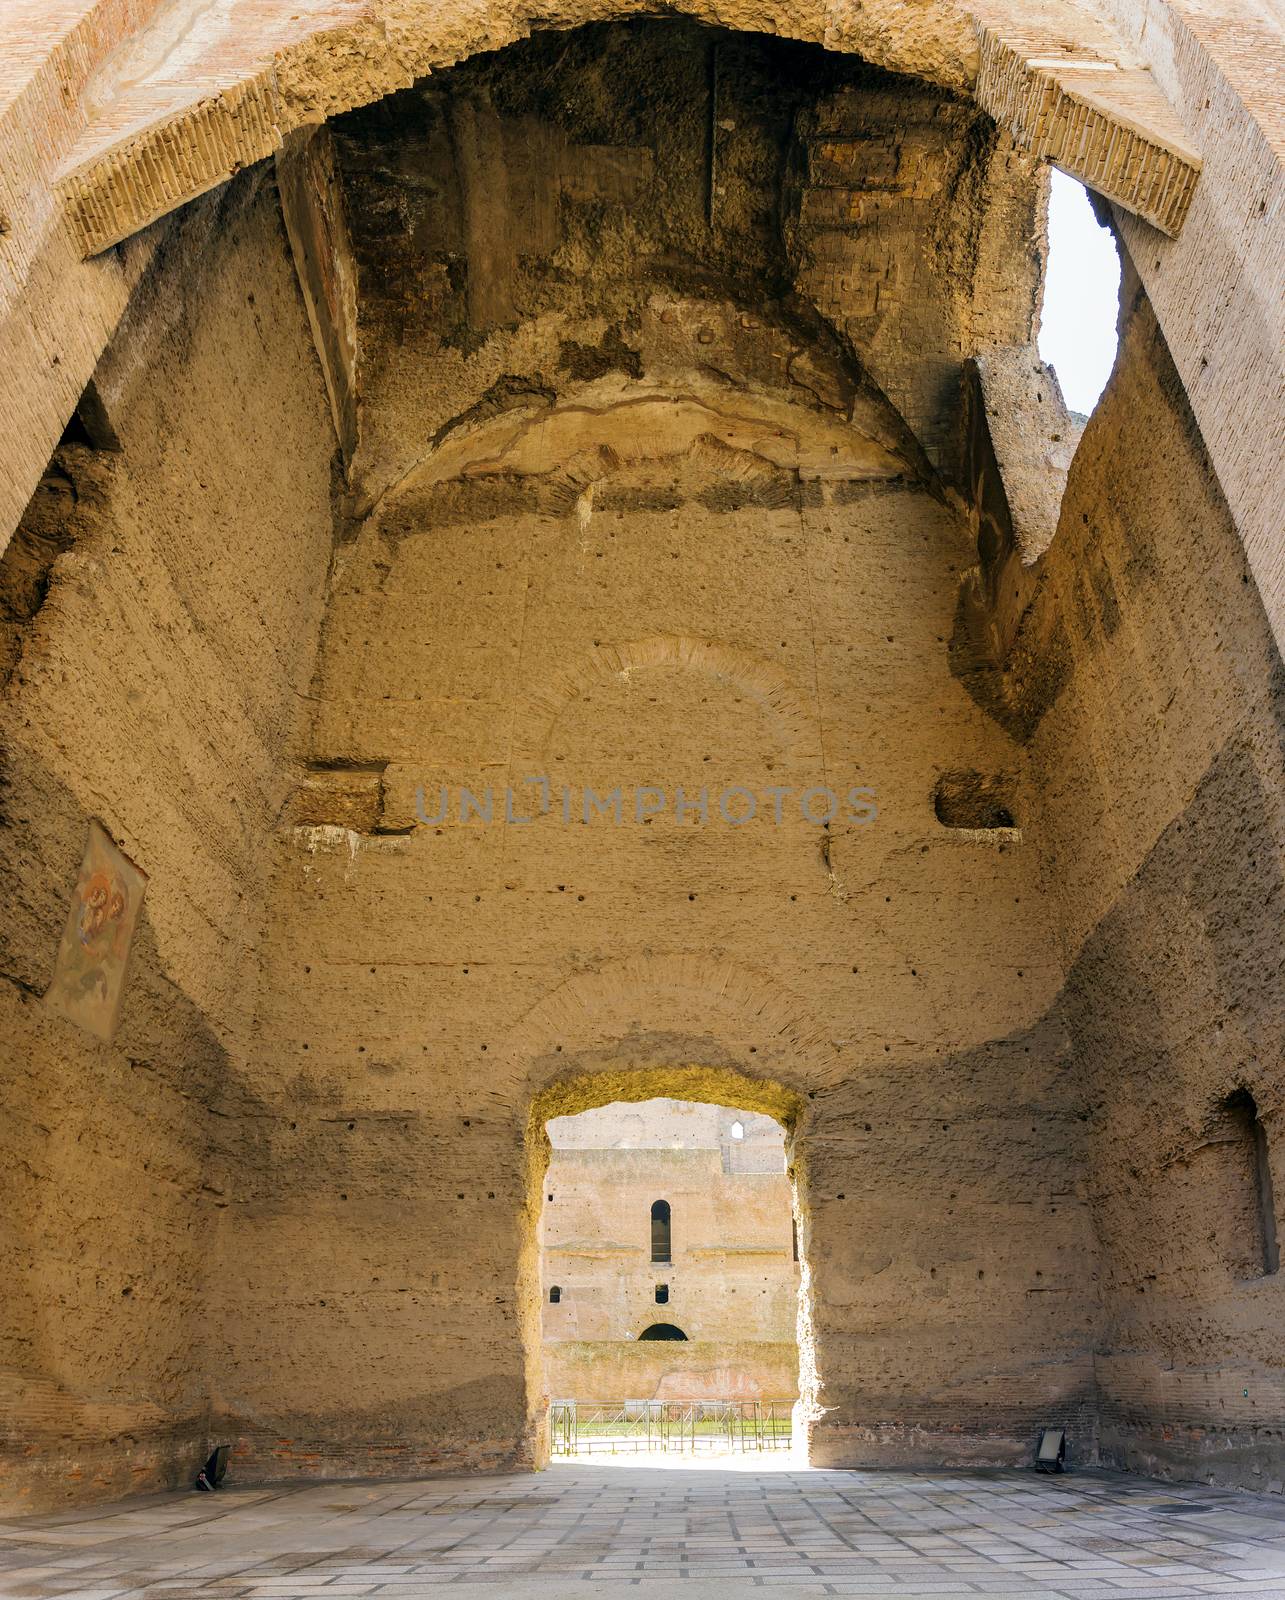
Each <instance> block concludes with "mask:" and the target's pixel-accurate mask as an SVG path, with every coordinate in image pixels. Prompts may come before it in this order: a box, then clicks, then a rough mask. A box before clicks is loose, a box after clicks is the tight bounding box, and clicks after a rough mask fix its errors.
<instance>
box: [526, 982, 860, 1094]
mask: <svg viewBox="0 0 1285 1600" xmlns="http://www.w3.org/2000/svg"><path fill="white" fill-rule="evenodd" d="M501 1048H502V1051H503V1054H504V1056H505V1057H506V1058H507V1061H508V1065H509V1068H510V1071H511V1072H512V1073H513V1074H514V1075H515V1077H517V1078H519V1079H521V1080H522V1081H524V1083H525V1085H526V1092H527V1095H528V1097H529V1098H530V1100H531V1101H532V1102H534V1101H535V1100H536V1099H537V1098H539V1099H540V1104H541V1106H542V1108H545V1110H546V1115H547V1116H558V1115H564V1114H569V1111H566V1110H553V1109H548V1108H549V1107H552V1106H554V1105H559V1106H565V1107H567V1108H569V1109H570V1111H584V1110H587V1109H588V1108H589V1106H590V1105H591V1104H595V1103H596V1104H599V1105H605V1104H607V1103H608V1102H609V1101H610V1100H613V1099H624V1100H646V1099H651V1098H653V1097H654V1096H656V1095H657V1094H667V1095H668V1094H677V1095H679V1096H680V1097H681V1098H684V1099H697V1100H712V1101H719V1096H720V1095H721V1094H722V1093H724V1092H725V1090H726V1089H727V1088H728V1086H729V1085H731V1086H732V1087H734V1088H737V1091H738V1093H739V1094H740V1096H741V1098H740V1099H739V1100H738V1103H739V1104H743V1105H745V1106H746V1109H747V1110H762V1111H765V1112H767V1114H768V1115H770V1116H777V1117H782V1118H787V1117H793V1116H795V1115H797V1113H798V1112H799V1110H800V1109H801V1108H802V1106H803V1104H804V1101H805V1100H806V1097H807V1094H808V1091H809V1090H810V1089H812V1088H815V1087H819V1086H824V1085H826V1084H829V1083H832V1082H834V1081H836V1080H837V1079H838V1078H839V1077H841V1076H842V1073H843V1066H842V1063H841V1061H840V1058H839V1054H838V1051H837V1050H836V1049H835V1048H834V1046H833V1045H832V1044H831V1043H830V1041H829V1040H828V1039H827V1038H826V1037H825V1035H824V1033H823V1032H822V1031H821V1029H820V1028H819V1027H818V1026H817V1025H816V1023H814V1022H813V1021H812V1019H811V1018H810V1017H809V1016H808V1014H807V1011H806V1008H805V1007H804V1006H803V1004H802V1002H801V1001H800V1000H799V999H798V998H797V997H796V996H795V995H793V994H791V993H790V992H789V991H788V990H787V989H785V988H784V987H783V986H782V985H781V984H780V983H778V982H777V980H776V979H775V978H773V977H771V976H770V975H769V974H768V973H767V972H766V971H764V970H760V969H757V968H752V967H748V966H743V965H738V964H735V963H733V962H729V961H724V960H722V959H721V958H719V957H716V956H711V955H704V954H688V953H681V954H671V955H643V956H636V957H631V958H627V959H625V960H622V961H618V962H612V963H610V964H609V965H606V966H603V967H601V968H599V969H597V970H596V971H593V972H581V973H577V974H575V975H574V976H573V977H569V978H567V979H566V980H565V981H564V982H563V983H560V984H559V985H558V986H557V987H556V988H554V989H552V990H550V992H549V993H548V994H546V995H545V996H544V997H543V998H542V999H540V1000H539V1001H537V1002H536V1004H535V1005H534V1006H532V1007H531V1008H530V1009H529V1010H528V1011H526V1012H525V1013H524V1014H523V1015H522V1016H521V1017H520V1018H519V1019H518V1020H517V1021H516V1022H515V1023H514V1024H513V1026H512V1027H511V1029H510V1030H509V1032H508V1034H507V1037H506V1038H505V1040H504V1041H503V1043H502V1046H501ZM680 1081H681V1084H682V1085H683V1088H682V1089H681V1090H680V1089H679V1088H678V1087H671V1088H666V1089H660V1088H657V1087H656V1085H657V1084H659V1083H662V1082H663V1083H667V1084H671V1085H678V1084H679V1083H680ZM558 1085H566V1086H567V1087H566V1088H565V1090H564V1089H560V1088H557V1087H556V1086H558ZM755 1085H759V1086H760V1087H759V1088H758V1089H755V1088H754V1086H755ZM689 1090H690V1091H692V1092H690V1093H689V1092H686V1091H689ZM698 1091H699V1092H698ZM746 1094H752V1096H753V1100H754V1103H751V1102H750V1101H749V1100H746V1099H745V1098H744V1096H745V1095H746ZM597 1095H605V1096H606V1099H597V1100H595V1099H594V1096H597ZM720 1103H721V1102H720Z"/></svg>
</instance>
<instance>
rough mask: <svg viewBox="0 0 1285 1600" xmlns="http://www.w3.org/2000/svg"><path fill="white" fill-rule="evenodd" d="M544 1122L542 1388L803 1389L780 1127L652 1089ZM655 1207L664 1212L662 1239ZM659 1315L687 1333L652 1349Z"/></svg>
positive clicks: (599, 1394)
mask: <svg viewBox="0 0 1285 1600" xmlns="http://www.w3.org/2000/svg"><path fill="white" fill-rule="evenodd" d="M548 1132H549V1141H550V1143H551V1145H552V1147H553V1148H552V1154H551V1155H550V1158H549V1165H548V1169H547V1170H546V1172H545V1175H544V1205H543V1209H542V1213H541V1218H540V1292H541V1303H542V1313H541V1333H542V1347H543V1359H544V1373H545V1384H544V1392H545V1393H547V1394H549V1395H552V1396H563V1397H572V1398H577V1399H585V1400H622V1399H635V1398H639V1397H642V1398H646V1399H666V1398H672V1399H682V1398H692V1397H695V1396H707V1397H710V1398H715V1397H717V1396H719V1395H723V1396H725V1397H740V1398H751V1399H774V1400H780V1399H786V1398H788V1399H791V1400H792V1399H794V1398H795V1397H796V1396H797V1394H798V1384H799V1350H798V1320H799V1266H798V1263H797V1261H796V1260H795V1250H794V1226H793V1206H794V1199H793V1195H792V1193H791V1187H790V1180H789V1177H788V1175H787V1173H786V1156H785V1141H784V1133H783V1130H782V1128H781V1126H780V1124H779V1123H776V1122H774V1121H773V1120H772V1119H771V1118H770V1117H765V1116H761V1115H756V1114H754V1113H752V1112H748V1111H738V1110H737V1109H735V1108H734V1107H730V1106H712V1105H701V1104H696V1103H692V1102H684V1101H678V1100H653V1101H646V1102H644V1103H643V1104H641V1105H639V1106H636V1107H625V1106H607V1107H604V1108H603V1109H601V1110H599V1111H586V1112H584V1113H583V1114H582V1115H581V1116H578V1117H559V1118H556V1119H555V1120H554V1121H553V1122H551V1123H550V1125H549V1129H548ZM657 1202H661V1203H663V1204H664V1206H666V1207H667V1208H668V1209H667V1211H666V1213H665V1219H664V1223H665V1233H664V1236H663V1242H661V1243H658V1242H657V1240H656V1238H654V1237H653V1222H652V1211H653V1206H654V1205H656V1203H657ZM658 1252H659V1253H658ZM654 1324H666V1325H669V1326H672V1327H676V1328H678V1329H679V1330H680V1331H681V1333H682V1335H683V1336H684V1339H685V1341H687V1342H686V1343H679V1342H677V1341H671V1342H667V1343H664V1344H663V1345H661V1347H660V1348H656V1346H655V1345H654V1344H652V1343H651V1341H648V1340H646V1339H645V1338H643V1335H645V1333H646V1331H647V1330H648V1329H649V1328H650V1327H652V1326H653V1325H654ZM640 1340H641V1342H640ZM696 1345H699V1346H700V1348H699V1350H697V1349H695V1348H694V1347H695V1346H696ZM720 1384H721V1385H723V1387H722V1388H719V1387H718V1385H720ZM613 1385H614V1387H613ZM640 1385H641V1387H640Z"/></svg>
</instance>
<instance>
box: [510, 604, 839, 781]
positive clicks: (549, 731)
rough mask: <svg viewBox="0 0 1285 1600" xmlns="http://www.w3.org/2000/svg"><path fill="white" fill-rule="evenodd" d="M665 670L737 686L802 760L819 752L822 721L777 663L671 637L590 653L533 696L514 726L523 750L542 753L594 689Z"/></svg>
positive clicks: (714, 643)
mask: <svg viewBox="0 0 1285 1600" xmlns="http://www.w3.org/2000/svg"><path fill="white" fill-rule="evenodd" d="M665 669H670V670H677V671H682V672H693V673H697V674H699V675H701V676H703V677H707V678H710V679H712V680H713V681H715V682H721V683H727V684H730V685H731V686H733V687H734V688H736V689H739V690H740V691H741V692H742V694H743V695H744V696H745V697H746V698H747V699H750V700H753V701H754V702H755V703H756V704H758V705H759V706H760V707H761V708H762V709H763V710H764V711H765V712H766V713H767V714H768V715H769V716H770V718H771V719H772V722H773V723H774V725H775V726H776V728H777V730H778V732H779V734H780V738H781V742H782V746H783V748H785V749H787V750H790V751H792V752H793V753H795V754H797V755H800V756H815V755H817V753H818V752H819V748H820V733H819V730H818V728H817V724H816V719H815V718H814V717H813V716H812V714H811V712H810V711H809V710H808V708H807V706H806V705H805V703H804V701H803V700H802V698H801V697H800V695H799V694H798V692H797V691H796V689H795V686H794V684H793V683H792V681H791V680H790V678H789V676H788V675H787V674H786V673H784V672H782V671H781V669H780V668H779V667H778V666H777V665H776V663H775V662H772V661H769V660H768V659H767V658H766V657H765V656H757V655H753V654H751V653H750V652H749V651H748V650H741V649H738V648H737V647H736V646H735V645H731V644H728V643H726V642H724V641H723V640H721V639H706V638H697V637H695V636H693V635H688V634H668V633H655V634H649V635H647V636H646V637H645V638H641V639H622V640H619V641H617V642H614V643H609V644H602V645H599V646H597V647H596V648H594V649H591V650H587V651H585V652H584V654H583V655H581V656H580V657H579V658H578V659H577V660H576V661H574V662H572V663H571V664H570V665H569V666H567V667H565V668H564V669H563V670H562V671H561V672H560V673H559V674H558V675H557V677H556V678H554V679H553V680H552V681H551V682H549V683H547V684H545V685H544V686H543V687H542V688H541V689H540V690H539V691H538V692H537V693H535V694H533V695H532V696H531V697H530V699H529V700H528V702H527V704H526V705H525V707H524V708H523V710H522V712H521V714H520V717H519V720H518V724H517V727H516V729H515V733H514V743H515V746H516V748H517V749H518V750H520V751H522V752H523V753H525V754H528V755H531V756H532V757H536V756H541V755H543V754H544V753H545V752H546V751H547V750H548V748H549V746H550V744H551V742H552V740H553V736H554V731H555V729H556V727H557V724H558V721H559V719H560V717H561V716H562V714H563V712H564V711H565V709H566V708H567V707H568V706H569V705H570V704H571V703H572V702H573V701H575V700H578V699H579V698H580V696H581V695H583V694H584V693H585V692H586V691H587V690H589V689H591V688H593V687H594V686H595V685H597V684H602V683H609V682H611V681H612V680H613V679H617V678H624V679H627V678H630V677H632V676H633V675H634V674H635V673H638V672H655V671H663V670H665Z"/></svg>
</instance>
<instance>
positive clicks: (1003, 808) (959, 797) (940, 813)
mask: <svg viewBox="0 0 1285 1600" xmlns="http://www.w3.org/2000/svg"><path fill="white" fill-rule="evenodd" d="M933 811H934V813H935V814H936V817H937V820H938V822H940V823H941V825H942V827H944V828H978V829H980V828H1015V827H1016V826H1017V820H1016V818H1015V817H1014V815H1013V810H1012V806H1011V805H1010V803H1009V799H1008V794H1007V785H1006V781H1005V780H1004V779H1003V778H1002V777H987V776H985V775H984V774H982V773H980V772H945V773H943V774H942V775H941V777H940V778H939V779H938V780H937V787H936V788H935V789H934V790H933Z"/></svg>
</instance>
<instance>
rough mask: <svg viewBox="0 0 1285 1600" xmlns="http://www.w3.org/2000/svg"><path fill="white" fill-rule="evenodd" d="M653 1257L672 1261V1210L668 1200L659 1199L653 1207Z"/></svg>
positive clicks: (654, 1259)
mask: <svg viewBox="0 0 1285 1600" xmlns="http://www.w3.org/2000/svg"><path fill="white" fill-rule="evenodd" d="M651 1259H652V1260H653V1261H670V1260H672V1259H673V1258H672V1257H671V1255H670V1211H669V1201H668V1200H657V1201H656V1202H655V1204H654V1205H653V1206H652V1208H651Z"/></svg>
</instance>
